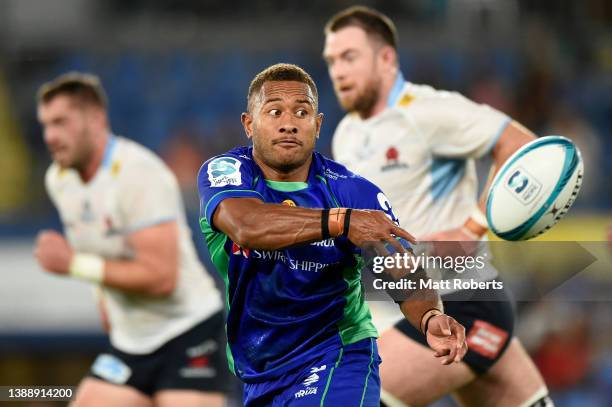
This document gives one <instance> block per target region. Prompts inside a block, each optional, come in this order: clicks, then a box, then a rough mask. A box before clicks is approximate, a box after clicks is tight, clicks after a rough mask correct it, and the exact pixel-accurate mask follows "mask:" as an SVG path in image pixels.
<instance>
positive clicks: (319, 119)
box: [315, 113, 323, 138]
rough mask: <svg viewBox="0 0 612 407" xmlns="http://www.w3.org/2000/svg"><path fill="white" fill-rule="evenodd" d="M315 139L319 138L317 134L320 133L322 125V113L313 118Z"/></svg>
mask: <svg viewBox="0 0 612 407" xmlns="http://www.w3.org/2000/svg"><path fill="white" fill-rule="evenodd" d="M315 121H316V123H315V128H316V133H315V134H316V137H317V138H319V132H320V131H321V124H322V123H323V113H319V114H318V115H317V117H316V118H315Z"/></svg>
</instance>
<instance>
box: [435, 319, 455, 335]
mask: <svg viewBox="0 0 612 407" xmlns="http://www.w3.org/2000/svg"><path fill="white" fill-rule="evenodd" d="M434 318H435V320H434V321H432V322H437V323H438V327H439V328H440V331H442V335H444V336H451V335H452V331H451V327H450V323H449V317H448V315H442V318H436V317H434Z"/></svg>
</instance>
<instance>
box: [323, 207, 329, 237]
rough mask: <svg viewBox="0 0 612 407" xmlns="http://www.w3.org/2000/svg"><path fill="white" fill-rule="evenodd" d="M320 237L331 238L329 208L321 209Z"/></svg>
mask: <svg viewBox="0 0 612 407" xmlns="http://www.w3.org/2000/svg"><path fill="white" fill-rule="evenodd" d="M321 236H322V238H323V239H328V238H330V237H331V235H330V234H329V208H326V209H323V212H321Z"/></svg>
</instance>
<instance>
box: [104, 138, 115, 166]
mask: <svg viewBox="0 0 612 407" xmlns="http://www.w3.org/2000/svg"><path fill="white" fill-rule="evenodd" d="M116 145H117V137H115V135H114V134H113V133H110V134H109V135H108V141H107V142H106V147H105V149H104V157H102V168H108V167H109V166H110V164H111V159H112V158H113V152H114V151H115V146H116Z"/></svg>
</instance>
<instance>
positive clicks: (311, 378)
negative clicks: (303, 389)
mask: <svg viewBox="0 0 612 407" xmlns="http://www.w3.org/2000/svg"><path fill="white" fill-rule="evenodd" d="M319 379H320V377H319V375H318V374H316V373H311V374H310V376H308V377H307V378H306V379H304V381H303V382H302V383H303V384H304V386H310V385H312V384H314V383H316V382H318V381H319Z"/></svg>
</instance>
